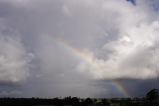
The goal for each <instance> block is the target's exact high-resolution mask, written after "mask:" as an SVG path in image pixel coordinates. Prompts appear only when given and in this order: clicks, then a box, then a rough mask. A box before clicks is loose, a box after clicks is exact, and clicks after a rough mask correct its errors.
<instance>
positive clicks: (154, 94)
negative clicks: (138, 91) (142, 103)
mask: <svg viewBox="0 0 159 106" xmlns="http://www.w3.org/2000/svg"><path fill="white" fill-rule="evenodd" d="M158 97H159V91H158V89H152V90H151V91H150V92H148V93H147V95H146V98H147V100H148V101H150V102H152V101H156V100H157V99H158Z"/></svg>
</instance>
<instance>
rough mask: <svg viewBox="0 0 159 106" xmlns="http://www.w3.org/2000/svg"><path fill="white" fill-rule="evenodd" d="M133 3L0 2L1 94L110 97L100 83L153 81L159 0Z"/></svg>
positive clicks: (110, 0) (158, 49) (158, 74)
mask: <svg viewBox="0 0 159 106" xmlns="http://www.w3.org/2000/svg"><path fill="white" fill-rule="evenodd" d="M130 1H131V0H129V2H128V0H76V1H74V0H34V1H32V0H0V24H1V25H0V73H1V74H0V83H1V85H3V84H7V87H6V86H2V88H1V89H0V91H2V93H1V95H3V94H6V95H9V94H10V93H11V94H12V95H13V94H14V95H16V94H15V93H12V91H13V92H14V91H18V92H21V95H25V96H28V97H30V96H50V97H51V96H68V95H72V96H81V97H82V96H84V97H87V96H96V95H99V94H101V92H107V94H105V95H109V96H110V95H111V94H109V92H111V89H112V86H111V85H110V84H109V83H108V82H107V81H106V82H105V83H106V84H103V82H102V83H100V80H104V81H105V80H109V81H110V80H117V79H133V80H134V79H135V81H134V83H135V82H137V81H136V80H149V79H156V78H158V77H159V70H158V68H159V67H158V62H159V57H158V54H159V47H158V42H159V41H158V34H159V20H158V17H159V15H158V14H157V12H158V7H159V6H158V5H159V3H158V0H151V1H150V0H142V1H139V0H132V1H133V2H130ZM33 57H34V58H33ZM97 80H98V81H99V82H98V81H97ZM96 81H97V82H96ZM23 82H25V83H23ZM8 83H9V84H10V83H11V85H12V88H11V87H10V86H9V84H8ZM17 83H18V84H19V83H20V85H19V86H18V87H17V86H14V87H13V85H14V84H15V85H16V84H17ZM97 83H99V84H97ZM127 83H128V82H126V83H125V85H127ZM100 84H102V87H101V85H100ZM135 84H136V85H135ZM135 84H134V85H135V86H137V87H138V85H140V83H135ZM103 85H104V86H106V87H103ZM141 85H142V84H141ZM137 87H136V88H137ZM145 87H146V86H145ZM128 88H129V87H128ZM113 92H114V91H113ZM18 95H19V94H18ZM113 95H115V94H113ZM116 95H118V94H116Z"/></svg>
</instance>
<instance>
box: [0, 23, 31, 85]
mask: <svg viewBox="0 0 159 106" xmlns="http://www.w3.org/2000/svg"><path fill="white" fill-rule="evenodd" d="M30 57H31V55H29V54H27V52H26V50H25V48H24V46H23V44H22V42H21V39H20V37H19V34H18V32H16V31H15V30H13V29H12V28H9V27H7V25H5V22H4V21H1V26H0V73H1V74H0V83H1V84H5V83H13V84H14V83H15V84H16V83H17V84H18V83H21V82H23V81H25V80H26V78H27V77H28V75H29V62H30V59H31V58H30Z"/></svg>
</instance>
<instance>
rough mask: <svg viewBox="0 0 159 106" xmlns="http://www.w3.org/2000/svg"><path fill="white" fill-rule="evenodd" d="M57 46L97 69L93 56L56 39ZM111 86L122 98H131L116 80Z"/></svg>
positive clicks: (62, 40)
mask: <svg viewBox="0 0 159 106" xmlns="http://www.w3.org/2000/svg"><path fill="white" fill-rule="evenodd" d="M56 42H57V44H59V45H61V46H63V47H64V48H65V49H68V50H70V51H71V52H72V53H73V54H74V55H76V56H78V57H79V58H81V59H82V60H83V61H85V62H88V63H89V64H91V65H92V66H95V67H98V66H99V63H97V62H95V61H93V60H94V59H93V56H92V55H91V54H88V53H87V52H84V51H82V50H80V49H78V48H75V47H73V46H72V45H70V44H69V43H67V42H66V41H65V40H64V39H57V40H56ZM111 82H112V85H114V87H116V88H117V89H118V91H119V92H121V93H122V94H123V96H124V97H131V96H130V94H129V92H128V90H127V89H126V88H125V87H124V85H123V84H122V83H121V82H119V81H118V80H111Z"/></svg>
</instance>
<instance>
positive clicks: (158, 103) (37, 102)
mask: <svg viewBox="0 0 159 106" xmlns="http://www.w3.org/2000/svg"><path fill="white" fill-rule="evenodd" d="M0 106H159V91H158V89H152V90H151V91H149V92H148V93H147V94H146V96H145V97H143V98H111V99H106V98H85V99H84V98H78V97H71V96H69V97H65V98H49V99H44V98H0Z"/></svg>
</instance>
